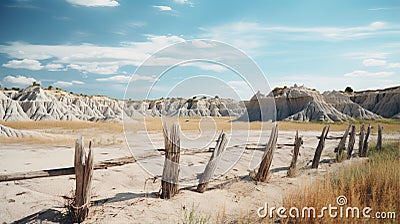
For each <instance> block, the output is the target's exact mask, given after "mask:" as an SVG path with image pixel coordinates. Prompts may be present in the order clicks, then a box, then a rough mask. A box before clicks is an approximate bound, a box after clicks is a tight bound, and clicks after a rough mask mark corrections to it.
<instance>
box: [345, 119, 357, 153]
mask: <svg viewBox="0 0 400 224" xmlns="http://www.w3.org/2000/svg"><path fill="white" fill-rule="evenodd" d="M355 142H356V126H355V125H352V126H351V132H350V138H349V145H348V146H347V159H350V158H351V154H352V153H353V149H354V143H355Z"/></svg>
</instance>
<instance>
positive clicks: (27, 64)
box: [3, 59, 43, 70]
mask: <svg viewBox="0 0 400 224" xmlns="http://www.w3.org/2000/svg"><path fill="white" fill-rule="evenodd" d="M3 67H6V68H17V69H20V68H23V69H29V70H41V69H42V68H43V66H42V65H41V64H40V62H39V61H37V60H32V59H23V60H11V61H9V62H8V63H6V64H3Z"/></svg>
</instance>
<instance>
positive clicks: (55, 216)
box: [12, 208, 73, 224]
mask: <svg viewBox="0 0 400 224" xmlns="http://www.w3.org/2000/svg"><path fill="white" fill-rule="evenodd" d="M43 222H55V223H67V224H70V223H73V222H72V219H71V218H69V217H68V216H67V215H66V214H65V213H63V212H61V211H59V210H56V209H52V208H50V209H46V210H42V211H39V212H36V213H34V214H31V215H28V216H26V217H24V218H22V219H19V220H16V221H14V222H12V223H15V224H17V223H18V224H19V223H21V224H22V223H43Z"/></svg>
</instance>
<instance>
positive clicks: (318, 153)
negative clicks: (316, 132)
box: [311, 125, 329, 169]
mask: <svg viewBox="0 0 400 224" xmlns="http://www.w3.org/2000/svg"><path fill="white" fill-rule="evenodd" d="M328 132H329V125H326V126H325V127H324V129H323V130H322V133H321V137H320V138H319V142H318V146H317V149H316V150H315V154H314V158H313V161H312V164H311V168H313V169H317V168H318V165H319V160H320V159H321V154H322V150H323V149H324V147H325V139H326V137H327V136H328Z"/></svg>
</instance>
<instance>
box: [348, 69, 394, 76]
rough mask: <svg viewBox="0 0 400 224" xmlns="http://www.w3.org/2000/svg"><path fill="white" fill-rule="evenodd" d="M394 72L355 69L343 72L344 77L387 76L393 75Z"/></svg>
mask: <svg viewBox="0 0 400 224" xmlns="http://www.w3.org/2000/svg"><path fill="white" fill-rule="evenodd" d="M393 74H394V72H368V71H360V70H356V71H353V72H350V73H346V74H344V76H346V77H387V76H391V75H393Z"/></svg>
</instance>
